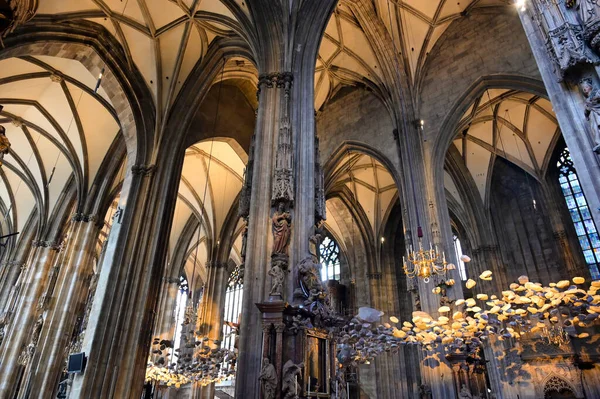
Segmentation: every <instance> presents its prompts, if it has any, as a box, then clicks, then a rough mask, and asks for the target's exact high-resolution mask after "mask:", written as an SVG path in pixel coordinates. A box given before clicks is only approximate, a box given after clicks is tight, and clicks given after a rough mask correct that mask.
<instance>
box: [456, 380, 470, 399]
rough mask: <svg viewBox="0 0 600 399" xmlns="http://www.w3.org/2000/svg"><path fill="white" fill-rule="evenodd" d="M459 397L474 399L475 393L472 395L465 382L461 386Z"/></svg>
mask: <svg viewBox="0 0 600 399" xmlns="http://www.w3.org/2000/svg"><path fill="white" fill-rule="evenodd" d="M458 397H459V398H461V399H463V398H464V399H473V395H471V392H470V391H469V388H467V386H466V385H465V384H463V385H462V387H461V388H460V392H459V393H458Z"/></svg>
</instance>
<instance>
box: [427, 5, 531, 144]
mask: <svg viewBox="0 0 600 399" xmlns="http://www.w3.org/2000/svg"><path fill="white" fill-rule="evenodd" d="M424 69H425V73H424V75H423V81H422V82H421V85H420V88H421V90H420V96H419V100H418V101H417V105H418V109H419V111H420V112H419V111H417V112H418V115H419V116H420V118H421V119H423V120H425V134H426V136H427V139H429V140H431V139H433V138H434V137H435V135H436V134H437V132H438V131H439V130H440V128H441V124H442V122H443V120H444V119H445V118H446V114H447V112H448V110H449V109H450V108H451V107H452V106H453V105H454V104H455V102H456V101H457V100H458V99H459V98H460V96H462V95H463V94H464V93H465V92H466V91H467V89H468V88H469V87H470V86H471V85H472V84H473V83H474V82H475V81H476V80H477V79H478V78H480V77H482V76H488V75H495V74H511V75H519V76H526V77H529V78H534V79H538V80H541V77H540V73H539V71H538V67H537V64H536V61H535V59H534V58H533V54H532V52H531V49H530V47H529V42H528V41H527V38H526V37H525V33H524V32H523V28H522V26H521V22H520V21H519V17H518V15H517V13H516V10H513V9H512V8H511V9H510V11H499V10H498V9H492V10H490V11H485V12H484V11H479V12H474V13H473V14H470V15H468V16H466V17H465V18H461V19H458V20H456V21H455V22H453V23H452V24H450V26H449V27H448V29H447V30H446V32H444V34H443V35H442V37H441V38H440V39H439V40H438V42H437V43H436V45H435V46H434V47H433V49H432V51H431V53H430V55H429V58H428V60H427V62H426V64H425V67H424Z"/></svg>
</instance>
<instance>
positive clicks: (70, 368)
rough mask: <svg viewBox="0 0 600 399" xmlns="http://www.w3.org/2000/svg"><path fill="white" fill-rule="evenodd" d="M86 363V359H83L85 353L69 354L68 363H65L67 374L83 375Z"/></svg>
mask: <svg viewBox="0 0 600 399" xmlns="http://www.w3.org/2000/svg"><path fill="white" fill-rule="evenodd" d="M86 363H87V357H85V352H81V353H72V354H70V355H69V362H68V363H67V373H69V374H83V372H84V371H85V364H86Z"/></svg>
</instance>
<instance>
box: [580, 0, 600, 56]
mask: <svg viewBox="0 0 600 399" xmlns="http://www.w3.org/2000/svg"><path fill="white" fill-rule="evenodd" d="M575 8H576V9H577V14H578V15H579V20H580V21H581V26H582V27H583V35H584V38H585V40H586V41H587V43H588V44H589V45H590V47H591V48H592V49H593V50H595V51H596V52H597V51H598V50H599V49H600V36H599V35H598V34H599V33H600V4H598V1H597V0H578V1H577V2H576V6H575Z"/></svg>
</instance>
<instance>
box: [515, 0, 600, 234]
mask: <svg viewBox="0 0 600 399" xmlns="http://www.w3.org/2000/svg"><path fill="white" fill-rule="evenodd" d="M562 3H563V2H559V3H557V4H561V5H559V9H557V10H546V11H547V12H551V13H555V14H556V13H559V14H561V15H555V17H556V18H555V19H556V20H559V21H560V20H562V22H561V23H564V27H566V29H562V28H561V26H562V25H561V26H557V27H553V26H548V27H546V26H545V23H546V22H548V21H550V20H551V18H550V19H548V18H543V17H542V16H541V14H540V11H539V9H538V7H541V8H542V9H546V8H545V5H544V4H542V2H541V1H539V0H532V3H531V4H530V5H528V6H527V7H526V8H525V10H524V11H520V12H519V16H520V18H521V23H522V25H523V29H524V30H525V34H526V35H527V39H528V40H529V44H530V45H531V51H532V52H533V55H534V57H535V59H536V62H537V64H538V67H539V69H540V74H541V75H542V79H543V81H544V85H545V86H546V90H547V92H548V96H549V98H550V101H551V102H552V108H553V110H554V113H555V114H556V117H557V119H558V124H559V126H560V129H561V132H562V135H563V137H564V139H565V141H566V143H567V146H568V147H569V151H570V152H571V158H572V159H573V162H574V164H575V168H576V169H577V175H578V177H579V180H580V181H581V187H582V189H583V192H584V193H585V196H586V199H587V201H588V205H589V208H590V212H591V215H592V218H593V219H594V221H595V222H596V226H598V225H600V179H598V172H599V171H600V154H597V153H595V152H594V151H593V148H594V146H595V143H594V139H593V138H594V137H597V131H594V130H595V129H597V127H595V126H593V125H594V124H595V122H594V116H593V115H592V116H591V118H590V119H591V120H590V121H588V120H586V116H585V110H586V105H585V97H584V95H583V93H582V91H581V90H580V88H579V83H580V81H581V79H584V78H589V79H591V80H592V85H593V86H594V88H598V85H599V83H598V81H599V74H598V67H593V66H592V63H597V62H598V57H597V54H594V53H593V52H592V51H591V49H590V48H589V47H587V46H588V44H586V43H584V40H583V38H582V37H583V35H582V34H573V35H572V37H570V36H569V34H571V33H576V32H575V31H574V29H575V30H579V31H581V29H582V28H581V27H580V26H578V23H573V22H574V21H576V17H575V16H574V15H571V14H573V13H575V12H576V10H574V9H572V10H570V11H567V10H565V9H564V8H563V6H562ZM593 6H594V7H598V6H597V5H593ZM552 28H555V29H552ZM545 30H549V31H550V32H551V33H548V32H545ZM580 33H581V32H580ZM548 36H550V39H548ZM567 36H569V37H567ZM572 40H575V42H573V43H572ZM547 41H548V42H549V43H551V44H552V46H548V45H547ZM592 94H593V93H592Z"/></svg>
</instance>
